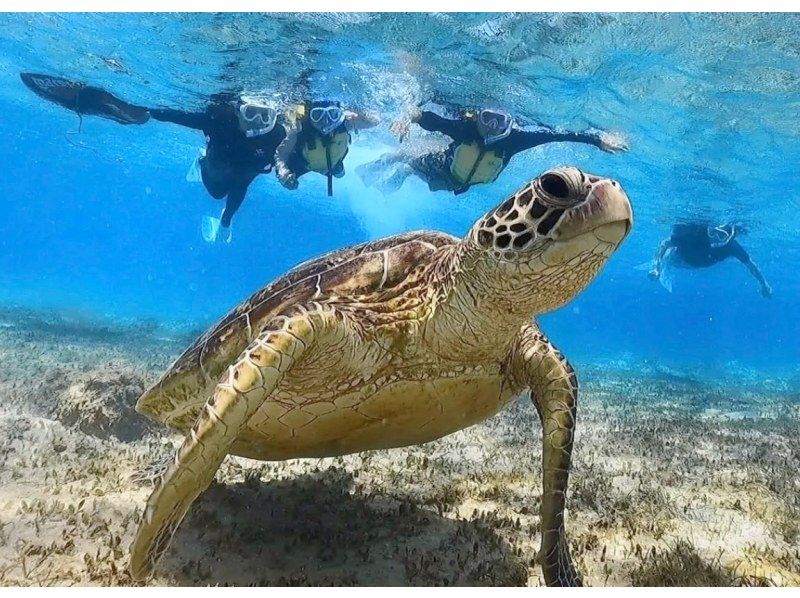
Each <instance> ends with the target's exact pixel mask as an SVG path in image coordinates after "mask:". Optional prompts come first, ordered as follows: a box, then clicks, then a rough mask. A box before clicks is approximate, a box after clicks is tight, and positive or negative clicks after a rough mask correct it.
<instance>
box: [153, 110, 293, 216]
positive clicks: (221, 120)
mask: <svg viewBox="0 0 800 598" xmlns="http://www.w3.org/2000/svg"><path fill="white" fill-rule="evenodd" d="M150 114H151V116H152V117H153V118H154V119H156V120H160V121H164V122H171V123H175V124H178V125H181V126H184V127H189V128H191V129H197V130H200V131H203V133H205V135H206V138H207V139H208V146H207V148H206V155H205V157H204V158H203V159H202V160H201V161H200V172H201V175H202V177H203V184H204V185H205V187H206V189H207V190H208V192H209V194H210V195H211V196H212V197H213V198H214V199H222V198H223V197H226V196H227V200H226V202H225V210H224V211H223V213H222V217H221V218H220V222H221V224H222V226H224V227H228V226H230V224H231V219H232V218H233V215H234V214H235V213H236V210H238V209H239V206H241V205H242V201H244V197H245V195H246V194H247V189H248V187H249V186H250V183H252V182H253V179H255V178H256V177H257V176H258V175H259V174H263V173H267V172H270V170H271V169H272V167H273V166H274V164H275V150H276V149H277V147H278V145H280V143H281V142H282V141H283V140H284V138H285V137H286V130H285V129H284V127H283V126H282V125H280V124H276V125H275V127H274V128H273V129H272V130H271V131H270V132H269V133H266V134H264V135H258V136H255V137H247V135H245V134H244V133H243V132H242V131H241V129H240V128H239V123H238V119H237V116H236V112H235V108H234V107H233V106H232V105H227V104H216V105H214V104H212V105H211V106H209V107H208V109H207V110H206V111H205V112H183V111H181V110H171V109H160V108H158V109H150Z"/></svg>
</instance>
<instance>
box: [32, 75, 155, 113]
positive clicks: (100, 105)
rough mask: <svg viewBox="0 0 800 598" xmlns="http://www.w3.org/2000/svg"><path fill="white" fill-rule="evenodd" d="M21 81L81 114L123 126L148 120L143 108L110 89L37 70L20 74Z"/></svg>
mask: <svg viewBox="0 0 800 598" xmlns="http://www.w3.org/2000/svg"><path fill="white" fill-rule="evenodd" d="M19 76H20V79H22V82H23V83H24V84H25V85H26V86H27V87H28V88H29V89H30V90H31V91H33V93H35V94H36V95H38V96H40V97H42V98H44V99H46V100H48V101H50V102H53V103H55V104H58V105H59V106H63V107H64V108H66V109H68V110H72V111H73V112H76V113H78V114H80V115H93V116H99V117H100V118H106V119H109V120H113V121H115V122H118V123H120V124H123V125H142V124H144V123H146V122H147V121H148V120H150V113H149V112H148V111H147V109H146V108H142V107H141V106H134V105H133V104H128V103H127V102H124V101H122V100H120V99H119V98H118V97H116V96H114V95H112V94H110V93H109V92H107V91H105V90H103V89H100V88H99V87H92V86H90V85H86V84H85V83H80V82H78V81H70V80H69V79H63V78H62V77H54V76H52V75H41V74H37V73H20V75H19Z"/></svg>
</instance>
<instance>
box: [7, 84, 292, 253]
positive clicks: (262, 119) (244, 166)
mask: <svg viewBox="0 0 800 598" xmlns="http://www.w3.org/2000/svg"><path fill="white" fill-rule="evenodd" d="M20 77H21V78H22V81H23V82H24V83H25V85H27V86H28V87H29V88H30V89H32V90H33V91H34V92H35V93H36V94H37V95H40V96H42V97H44V98H45V99H48V100H50V101H52V102H55V103H57V104H59V105H61V106H64V107H65V108H68V109H69V110H73V111H74V112H77V113H78V114H91V115H96V116H100V117H102V118H109V119H111V120H114V121H116V122H119V123H122V124H144V123H146V122H147V121H148V120H149V118H150V117H151V116H152V118H153V119H155V120H158V121H163V122H171V123H175V124H178V125H181V126H184V127H189V128H192V129H197V130H200V131H203V133H205V135H206V140H207V147H206V153H205V156H203V157H202V158H201V159H200V172H201V176H202V180H203V184H204V185H205V187H206V189H207V190H208V193H209V194H210V195H211V196H212V197H213V198H215V199H222V198H226V201H225V208H224V209H223V211H222V215H221V216H220V218H219V219H216V218H206V219H204V223H203V228H204V230H203V235H204V237H205V238H206V240H208V241H230V238H231V235H230V225H231V219H232V218H233V215H234V214H235V213H236V211H237V210H238V209H239V207H240V206H241V205H242V201H244V198H245V195H246V194H247V189H248V187H249V186H250V183H252V182H253V179H255V178H256V177H257V176H258V175H259V174H263V173H268V172H270V171H271V169H272V167H273V165H274V163H275V150H276V149H277V147H278V145H279V144H280V143H281V142H282V141H283V140H284V138H285V137H286V129H285V128H284V127H283V125H282V124H280V123H278V122H277V120H278V113H277V111H276V110H275V108H273V107H271V106H268V105H265V104H263V103H262V102H260V101H259V100H257V99H255V98H250V97H247V96H243V95H240V94H237V93H232V92H224V93H219V94H216V95H214V96H212V98H211V101H210V103H209V104H208V106H207V107H206V109H205V110H204V111H202V112H185V111H182V110H173V109H166V108H143V107H141V106H134V105H132V104H128V103H127V102H125V101H123V100H121V99H119V98H117V97H115V96H114V95H112V94H110V93H109V92H107V91H105V90H102V89H99V88H97V87H90V86H88V85H85V84H83V83H79V82H74V81H69V80H67V79H62V78H60V77H52V76H50V75H38V74H31V73H22V74H21V75H20Z"/></svg>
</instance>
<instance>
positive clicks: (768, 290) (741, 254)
mask: <svg viewBox="0 0 800 598" xmlns="http://www.w3.org/2000/svg"><path fill="white" fill-rule="evenodd" d="M733 243H735V245H732V246H731V249H732V251H733V255H734V256H735V257H736V259H737V260H739V261H740V262H742V263H743V264H744V265H745V266H746V267H747V269H748V270H750V274H752V275H753V277H754V278H755V279H756V280H757V281H758V284H760V285H761V294H762V295H764V296H765V297H771V296H772V287H770V286H769V283H767V279H766V278H764V275H763V274H762V273H761V270H759V269H758V266H756V263H755V262H754V261H753V260H752V258H751V257H750V254H749V253H747V251H746V250H745V248H744V247H742V246H741V245H739V243H737V242H736V241H735V240H733V241H730V244H733Z"/></svg>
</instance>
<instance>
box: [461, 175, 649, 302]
mask: <svg viewBox="0 0 800 598" xmlns="http://www.w3.org/2000/svg"><path fill="white" fill-rule="evenodd" d="M632 225H633V211H632V209H631V204H630V201H629V200H628V196H627V195H626V193H625V191H623V190H622V187H621V186H620V184H619V183H618V182H617V181H614V180H612V179H608V178H604V177H599V176H595V175H591V174H588V173H585V172H582V171H580V170H579V169H577V168H575V167H562V168H556V169H553V170H548V171H547V172H545V173H543V174H542V175H540V176H539V177H537V178H536V179H534V180H533V181H531V182H530V183H528V184H527V185H525V186H524V187H522V188H521V189H520V190H519V191H517V192H516V193H515V194H514V195H512V196H511V197H510V198H508V199H507V200H506V201H504V202H503V203H502V204H500V205H499V206H498V207H497V208H495V209H494V210H492V211H490V212H489V213H488V214H486V215H485V216H484V217H483V218H481V219H480V220H478V222H476V223H475V225H474V226H473V227H472V229H471V230H470V232H469V234H468V236H467V238H466V239H465V243H466V245H467V247H468V251H469V253H470V254H471V255H474V256H476V258H477V259H476V261H475V263H476V266H477V267H476V269H475V271H476V273H477V274H478V275H480V276H481V277H482V278H483V279H484V280H485V284H487V285H489V287H490V289H487V290H489V291H490V292H491V293H492V294H497V295H500V296H502V297H503V298H504V299H503V301H504V302H505V303H506V304H507V307H508V308H509V309H511V308H512V307H514V306H517V307H518V309H519V310H520V312H523V313H527V314H528V315H529V314H531V313H541V312H544V311H549V310H552V309H555V308H557V307H560V306H561V305H563V304H564V303H566V302H567V301H569V300H570V299H571V298H572V297H574V296H575V295H576V294H577V293H578V292H580V291H581V290H583V289H584V288H585V287H586V286H587V285H588V284H589V282H590V281H591V279H592V278H593V277H594V276H595V274H597V272H598V271H599V270H600V268H601V267H602V266H603V264H604V263H605V262H606V260H607V259H608V258H609V256H610V255H611V254H612V253H613V252H614V251H615V250H616V248H617V247H618V246H619V245H620V244H621V243H622V240H623V239H624V238H625V237H626V236H627V234H628V232H629V231H630V229H631V226H632ZM515 311H516V310H515Z"/></svg>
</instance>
